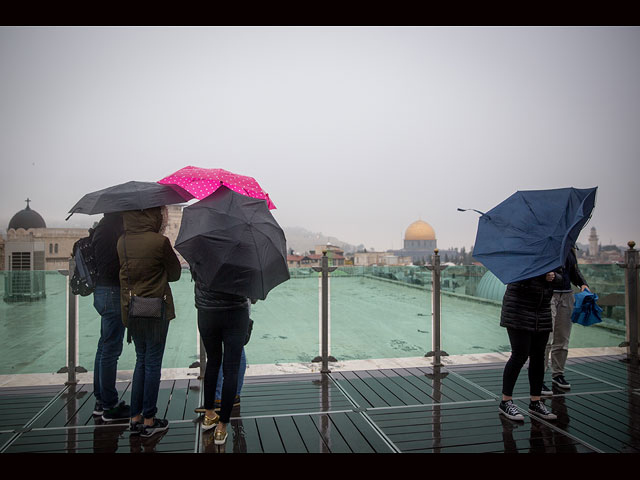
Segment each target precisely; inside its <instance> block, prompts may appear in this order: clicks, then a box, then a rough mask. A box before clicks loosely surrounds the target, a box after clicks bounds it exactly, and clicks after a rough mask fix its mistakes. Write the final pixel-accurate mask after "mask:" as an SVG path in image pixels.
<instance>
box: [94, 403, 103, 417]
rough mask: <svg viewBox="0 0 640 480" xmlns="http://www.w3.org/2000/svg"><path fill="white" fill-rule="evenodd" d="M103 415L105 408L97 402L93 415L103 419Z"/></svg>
mask: <svg viewBox="0 0 640 480" xmlns="http://www.w3.org/2000/svg"><path fill="white" fill-rule="evenodd" d="M103 413H104V407H103V406H102V403H100V402H96V405H95V407H93V414H94V415H96V416H98V417H101V416H102V414H103Z"/></svg>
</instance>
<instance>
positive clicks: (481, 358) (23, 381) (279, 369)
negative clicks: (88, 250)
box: [0, 347, 627, 388]
mask: <svg viewBox="0 0 640 480" xmlns="http://www.w3.org/2000/svg"><path fill="white" fill-rule="evenodd" d="M626 353H627V351H626V348H621V347H600V348H570V349H569V358H572V357H593V356H601V355H625V354H626ZM510 355H511V353H510V352H495V353H477V354H468V355H451V356H447V357H442V363H443V364H444V365H445V366H446V365H472V364H481V363H495V362H506V361H507V360H508V359H509V356H510ZM432 365H433V359H432V358H431V357H406V358H379V359H364V360H347V361H344V362H340V361H338V362H329V369H330V370H331V371H335V372H339V371H354V370H380V369H385V368H416V367H431V366H432ZM321 367H322V365H321V364H320V363H312V362H309V363H279V364H255V365H247V371H246V373H245V376H246V377H252V376H253V377H255V376H262V375H290V374H296V373H320V369H321ZM199 374H200V369H199V368H163V369H162V380H174V379H180V378H182V379H196V378H198V375H199ZM132 377H133V370H120V371H118V375H117V377H116V381H119V382H126V381H130V380H131V379H132ZM76 378H77V380H78V383H79V384H93V372H87V373H79V374H77V376H76ZM66 381H67V375H66V374H64V373H28V374H21V375H0V388H1V387H27V386H34V385H60V386H62V385H64V384H65V382H66Z"/></svg>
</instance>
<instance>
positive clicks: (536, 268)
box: [473, 187, 598, 284]
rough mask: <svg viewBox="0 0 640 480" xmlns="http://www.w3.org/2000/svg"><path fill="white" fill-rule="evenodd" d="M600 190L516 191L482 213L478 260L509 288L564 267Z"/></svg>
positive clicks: (478, 234) (478, 240) (479, 228)
mask: <svg viewBox="0 0 640 480" xmlns="http://www.w3.org/2000/svg"><path fill="white" fill-rule="evenodd" d="M597 188H598V187H594V188H585V189H578V188H558V189H553V190H525V191H517V192H516V193H514V194H513V195H511V196H510V197H509V198H507V199H506V200H505V201H503V202H502V203H500V204H499V205H497V206H496V207H494V208H492V209H491V210H489V211H488V212H487V213H482V212H478V213H481V216H480V218H479V220H478V233H477V235H476V241H475V245H474V248H473V257H474V258H475V259H476V260H478V261H479V262H482V264H483V265H484V266H485V267H487V268H488V269H489V270H490V271H491V272H492V273H493V274H494V275H495V276H496V277H498V278H499V279H500V281H501V282H502V283H505V284H507V283H512V282H517V281H520V280H524V279H527V278H532V277H537V276H539V275H543V274H545V273H547V272H550V271H552V270H554V269H555V268H557V267H560V266H562V265H564V263H565V260H566V258H567V255H568V254H569V251H570V250H571V247H573V246H574V245H575V242H576V240H577V239H578V235H579V234H580V231H581V230H582V228H583V227H584V226H585V225H586V223H587V222H588V221H589V219H590V218H591V212H592V211H593V208H594V206H595V200H596V191H597Z"/></svg>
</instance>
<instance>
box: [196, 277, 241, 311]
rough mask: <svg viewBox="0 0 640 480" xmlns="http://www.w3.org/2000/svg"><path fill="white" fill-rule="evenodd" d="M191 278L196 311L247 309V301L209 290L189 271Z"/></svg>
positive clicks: (237, 296) (236, 296)
mask: <svg viewBox="0 0 640 480" xmlns="http://www.w3.org/2000/svg"><path fill="white" fill-rule="evenodd" d="M191 278H193V280H194V282H195V288H194V294H195V300H196V308H197V309H198V310H217V311H220V310H237V309H239V308H249V299H248V298H247V297H243V296H240V295H233V294H231V293H224V292H215V291H213V290H209V289H208V288H206V287H205V286H204V285H202V284H201V283H200V282H199V281H198V276H197V275H196V272H195V271H194V270H191Z"/></svg>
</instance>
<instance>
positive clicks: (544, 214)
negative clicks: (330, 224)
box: [458, 187, 598, 420]
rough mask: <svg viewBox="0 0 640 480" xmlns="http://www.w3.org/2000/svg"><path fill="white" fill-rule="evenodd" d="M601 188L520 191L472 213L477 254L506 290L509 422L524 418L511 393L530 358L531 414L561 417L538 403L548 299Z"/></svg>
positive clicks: (505, 408)
mask: <svg viewBox="0 0 640 480" xmlns="http://www.w3.org/2000/svg"><path fill="white" fill-rule="evenodd" d="M597 190H598V187H593V188H582V189H581V188H574V187H568V188H556V189H549V190H519V191H517V192H515V193H514V194H513V195H511V196H510V197H508V198H507V199H505V200H504V201H502V202H501V203H499V204H498V205H497V206H495V207H493V208H492V209H491V210H489V211H488V212H486V213H483V212H480V211H478V210H475V211H476V212H478V213H480V218H479V219H478V232H477V234H476V241H475V245H474V249H473V257H474V258H475V259H476V260H477V261H479V262H481V263H482V264H483V265H484V266H485V267H487V268H488V269H489V270H490V271H491V272H492V273H493V274H494V275H495V276H496V277H498V279H499V280H500V281H501V282H502V283H504V284H505V285H507V289H506V292H505V294H504V297H503V300H502V311H501V314H500V325H501V326H503V327H506V328H507V332H508V335H509V341H510V343H511V349H512V354H511V357H510V358H509V361H508V362H507V364H506V365H505V369H504V373H503V382H502V402H501V403H500V406H499V410H500V413H501V414H503V415H505V416H506V417H507V418H510V419H512V420H523V419H524V417H523V415H522V414H521V413H520V412H519V410H518V408H517V407H516V406H515V405H514V404H513V401H512V395H513V388H514V385H515V383H516V380H517V378H518V375H519V373H520V370H521V369H522V367H523V366H524V364H525V362H526V361H527V359H528V360H529V388H530V391H529V394H530V396H531V402H530V403H529V412H531V413H532V414H534V415H537V416H539V417H541V418H544V419H547V420H553V419H555V418H556V415H554V414H553V413H551V412H549V411H548V410H547V408H546V407H545V405H544V403H542V401H541V399H540V395H541V393H542V388H543V381H544V370H545V349H546V345H547V342H548V340H549V334H550V333H551V331H552V329H553V321H552V316H551V297H552V296H553V290H554V289H555V288H562V285H563V281H564V279H563V276H564V274H561V273H559V270H558V269H559V268H560V267H562V266H563V265H564V264H565V262H566V260H567V257H568V255H569V251H570V250H571V247H572V246H573V245H575V243H576V240H577V238H578V235H579V234H580V231H581V230H582V228H583V227H584V226H585V225H586V223H587V222H588V221H589V219H590V218H591V213H592V211H593V209H594V207H595V201H596V193H597ZM458 210H459V211H465V209H461V208H459V209H458ZM472 210H474V209H472Z"/></svg>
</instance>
